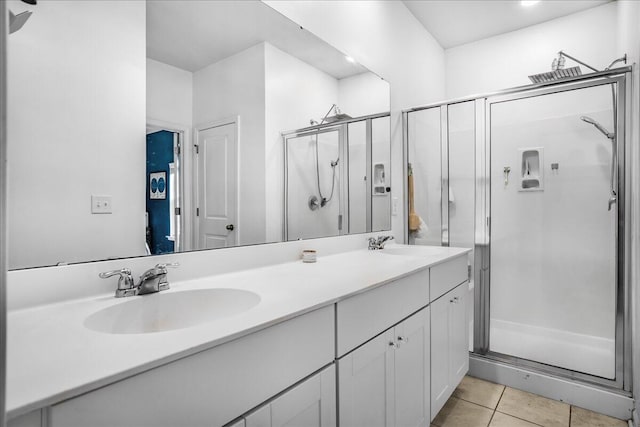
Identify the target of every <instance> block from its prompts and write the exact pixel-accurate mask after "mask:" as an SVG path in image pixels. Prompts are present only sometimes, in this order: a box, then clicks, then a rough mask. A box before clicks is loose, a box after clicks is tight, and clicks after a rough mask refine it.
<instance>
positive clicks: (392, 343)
mask: <svg viewBox="0 0 640 427" xmlns="http://www.w3.org/2000/svg"><path fill="white" fill-rule="evenodd" d="M389 347H392V348H398V344H397V343H395V342H393V341H389Z"/></svg>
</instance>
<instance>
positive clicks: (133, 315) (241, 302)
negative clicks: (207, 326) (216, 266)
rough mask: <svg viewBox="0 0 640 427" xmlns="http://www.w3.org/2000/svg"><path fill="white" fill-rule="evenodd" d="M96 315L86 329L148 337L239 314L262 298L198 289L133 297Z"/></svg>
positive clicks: (231, 290)
mask: <svg viewBox="0 0 640 427" xmlns="http://www.w3.org/2000/svg"><path fill="white" fill-rule="evenodd" d="M131 298H132V299H131V301H123V302H122V303H121V304H116V305H113V306H111V307H107V308H104V309H102V310H100V311H98V312H95V313H93V314H92V315H90V316H89V317H87V318H86V319H85V321H84V326H85V327H87V328H89V329H91V330H94V331H97V332H106V333H110V334H145V333H153V332H163V331H171V330H176V329H184V328H189V327H192V326H197V325H200V324H202V323H206V322H211V321H213V320H219V319H222V318H225V317H229V316H233V315H236V314H240V313H242V312H244V311H247V310H249V309H250V308H252V307H254V306H256V305H257V304H258V303H259V302H260V296H258V294H255V293H253V292H250V291H243V290H240V289H224V288H215V289H197V290H190V291H181V292H170V293H162V292H161V293H157V294H152V295H145V296H139V297H131Z"/></svg>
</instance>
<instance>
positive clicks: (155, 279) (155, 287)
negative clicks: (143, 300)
mask: <svg viewBox="0 0 640 427" xmlns="http://www.w3.org/2000/svg"><path fill="white" fill-rule="evenodd" d="M179 265H180V264H178V263H177V262H174V263H169V264H157V265H156V266H155V267H153V268H150V269H148V270H147V271H145V272H144V273H142V276H140V283H138V295H144V294H152V293H155V292H160V291H164V290H167V289H169V282H168V281H167V267H178V266H179Z"/></svg>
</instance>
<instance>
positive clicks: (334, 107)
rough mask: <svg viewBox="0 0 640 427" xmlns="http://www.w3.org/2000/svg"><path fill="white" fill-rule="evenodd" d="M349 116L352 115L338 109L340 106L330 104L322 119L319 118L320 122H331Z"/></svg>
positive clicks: (349, 117)
mask: <svg viewBox="0 0 640 427" xmlns="http://www.w3.org/2000/svg"><path fill="white" fill-rule="evenodd" d="M332 111H334V112H335V114H334V115H333V116H329V114H331V112H332ZM351 118H352V117H351V116H350V115H348V114H344V113H343V112H342V111H340V107H338V106H337V105H336V104H331V108H329V111H327V114H325V115H324V117H323V118H322V120H320V124H324V123H333V122H338V121H340V120H347V119H351Z"/></svg>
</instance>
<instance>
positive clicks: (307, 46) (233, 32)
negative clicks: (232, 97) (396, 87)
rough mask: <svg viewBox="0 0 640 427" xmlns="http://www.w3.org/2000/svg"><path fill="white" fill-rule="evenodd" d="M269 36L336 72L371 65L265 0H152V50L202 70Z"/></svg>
mask: <svg viewBox="0 0 640 427" xmlns="http://www.w3.org/2000/svg"><path fill="white" fill-rule="evenodd" d="M263 41H266V42H269V43H271V44H272V45H274V46H275V47H277V48H279V49H280V50H282V51H284V52H287V53H288V54H290V55H292V56H295V57H297V58H298V59H300V60H302V61H304V62H306V63H308V64H310V65H312V66H314V67H316V68H318V69H320V70H322V71H324V72H325V73H327V74H329V75H331V76H333V77H334V78H337V79H341V78H344V77H348V76H352V75H356V74H360V73H363V72H365V71H367V70H366V69H365V68H364V67H362V66H361V65H358V64H354V63H350V62H348V61H347V60H346V59H345V55H344V54H343V53H341V52H339V51H338V50H336V49H335V48H333V47H332V46H330V45H329V44H327V43H325V42H324V41H322V40H320V39H319V38H318V37H316V36H314V35H313V34H311V33H310V32H309V31H307V30H303V29H301V27H300V26H299V25H297V24H296V23H294V22H293V21H290V20H289V19H288V18H285V17H284V16H282V15H281V14H279V13H278V12H276V11H275V10H273V9H271V8H270V7H269V6H267V5H265V4H264V3H262V2H260V1H257V0H255V1H249V0H246V1H224V0H218V1H193V0H153V1H148V2H147V56H148V57H149V58H151V59H155V60H156V61H160V62H164V63H165V64H170V65H173V66H175V67H178V68H182V69H183V70H188V71H192V72H193V71H197V70H200V69H202V68H204V67H206V66H207V65H210V64H213V63H215V62H218V61H220V60H221V59H224V58H227V57H229V56H232V55H234V54H236V53H238V52H241V51H243V50H245V49H247V48H249V47H251V46H254V45H256V44H258V43H261V42H263Z"/></svg>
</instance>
